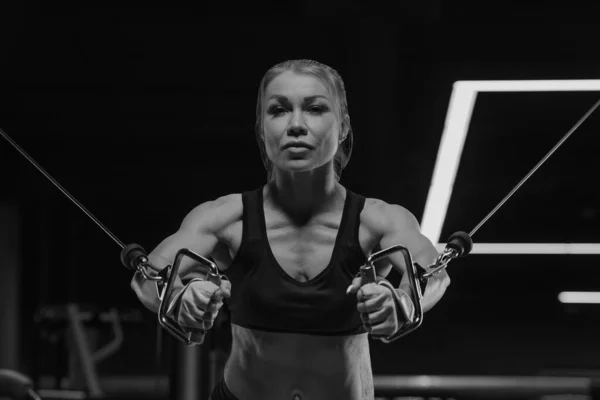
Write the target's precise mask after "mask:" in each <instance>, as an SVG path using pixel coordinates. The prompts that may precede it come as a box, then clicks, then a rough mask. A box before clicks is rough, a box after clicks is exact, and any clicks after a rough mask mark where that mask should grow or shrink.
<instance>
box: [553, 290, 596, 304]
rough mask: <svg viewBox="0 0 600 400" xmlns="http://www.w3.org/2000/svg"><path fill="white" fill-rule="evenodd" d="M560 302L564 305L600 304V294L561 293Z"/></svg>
mask: <svg viewBox="0 0 600 400" xmlns="http://www.w3.org/2000/svg"><path fill="white" fill-rule="evenodd" d="M558 301H560V302H561V303H563V304H600V292H560V293H559V294H558Z"/></svg>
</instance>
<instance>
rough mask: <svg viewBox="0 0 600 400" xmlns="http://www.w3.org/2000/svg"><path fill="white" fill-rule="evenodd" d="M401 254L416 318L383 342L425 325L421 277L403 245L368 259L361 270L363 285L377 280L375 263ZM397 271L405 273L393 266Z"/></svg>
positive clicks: (379, 252) (374, 254)
mask: <svg viewBox="0 0 600 400" xmlns="http://www.w3.org/2000/svg"><path fill="white" fill-rule="evenodd" d="M396 252H401V253H402V255H403V256H404V263H405V264H406V274H408V278H409V284H410V289H411V290H410V294H409V295H410V298H411V300H412V302H413V304H414V307H415V312H414V318H413V320H412V322H407V323H405V324H404V325H403V326H402V327H401V328H400V329H399V330H398V332H396V333H395V334H394V335H393V338H390V339H386V338H380V339H381V341H382V342H384V343H389V342H391V341H392V340H396V339H398V338H400V337H402V336H404V335H407V334H409V333H410V332H412V331H414V330H415V329H417V328H419V327H420V326H421V324H422V323H423V308H422V307H421V299H422V298H423V293H422V292H421V283H420V276H419V272H418V270H417V267H416V266H415V264H414V263H413V261H412V257H411V255H410V251H409V250H408V249H407V248H406V247H405V246H403V245H401V244H397V245H395V246H391V247H388V248H386V249H383V250H380V251H378V252H377V253H373V254H371V256H369V258H367V263H366V264H365V265H363V266H362V267H361V268H360V275H361V278H362V279H361V280H362V283H363V284H367V283H374V282H376V280H377V276H376V271H375V265H374V263H375V261H378V260H381V259H383V258H386V257H389V256H390V254H393V253H396ZM392 265H393V267H394V268H395V269H397V270H398V271H399V272H400V273H403V272H404V271H402V270H401V269H400V267H398V266H396V265H394V264H392Z"/></svg>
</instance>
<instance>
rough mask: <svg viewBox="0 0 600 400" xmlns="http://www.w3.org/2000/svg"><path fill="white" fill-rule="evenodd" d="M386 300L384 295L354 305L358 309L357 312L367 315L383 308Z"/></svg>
mask: <svg viewBox="0 0 600 400" xmlns="http://www.w3.org/2000/svg"><path fill="white" fill-rule="evenodd" d="M386 300H388V299H387V298H386V296H384V295H381V296H376V297H373V298H372V299H368V300H364V301H360V302H359V303H358V304H357V305H356V308H357V309H358V312H361V313H369V312H371V311H375V310H380V309H381V308H383V306H384V305H385V302H386Z"/></svg>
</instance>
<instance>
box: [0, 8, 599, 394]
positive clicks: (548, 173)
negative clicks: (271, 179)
mask: <svg viewBox="0 0 600 400" xmlns="http://www.w3.org/2000/svg"><path fill="white" fill-rule="evenodd" d="M125 4H126V5H125ZM552 4H553V3H551V4H546V5H540V4H527V3H523V2H514V3H511V2H473V3H470V4H467V3H464V2H460V4H459V3H454V2H442V1H441V0H427V1H409V2H402V3H400V4H393V5H392V4H386V3H385V2H383V1H378V0H375V1H369V2H368V3H363V2H359V1H356V0H350V1H347V0H333V1H327V2H321V1H317V0H302V1H299V2H293V3H290V4H282V3H279V2H275V1H272V0H263V1H259V2H217V3H214V2H209V3H204V4H202V3H197V4H195V5H190V4H184V3H179V2H173V3H169V5H167V4H166V3H159V2H132V3H129V2H128V3H123V4H119V5H117V3H116V2H115V3H111V2H107V3H101V4H100V3H87V2H44V3H32V2H5V3H3V4H2V5H1V6H0V19H1V23H0V94H1V95H0V128H2V129H3V130H4V131H5V132H6V133H8V134H9V135H10V136H11V137H12V138H13V139H14V140H15V141H16V142H17V143H18V144H19V145H20V146H21V147H22V148H23V149H24V150H25V151H26V152H28V153H29V154H30V155H31V156H32V157H33V158H34V159H35V160H36V161H37V162H39V163H40V164H41V165H42V167H43V168H44V169H46V170H47V171H48V173H50V174H51V175H52V176H53V177H54V178H56V179H57V180H58V182H60V184H61V185H63V186H64V188H65V189H67V190H68V191H69V192H70V193H71V194H72V195H73V196H74V197H75V198H77V199H78V200H79V201H81V202H82V203H83V205H85V207H87V208H88V209H89V210H90V211H91V212H92V213H93V214H94V215H95V216H96V217H97V218H98V219H99V220H100V221H102V223H104V224H105V225H106V226H107V227H108V228H109V229H110V230H111V231H112V232H113V233H115V234H116V235H117V236H118V237H119V239H121V240H122V241H123V242H125V243H132V242H136V243H140V244H142V245H143V246H144V247H145V248H146V249H147V250H148V251H150V250H151V249H152V248H153V247H154V246H155V245H156V244H158V242H160V241H161V240H162V239H163V238H164V237H166V236H167V235H169V234H171V233H172V232H174V231H175V230H176V229H177V228H178V226H179V223H180V222H181V220H182V218H183V217H184V216H185V214H186V213H187V212H188V211H189V210H190V209H192V208H193V207H194V206H195V205H197V204H199V203H201V202H204V201H207V200H211V199H214V198H216V197H218V196H221V195H224V194H227V193H233V192H242V191H245V190H251V189H254V188H256V187H258V186H259V185H262V184H263V183H264V182H265V179H266V174H265V172H264V170H263V167H262V163H261V160H260V155H259V151H258V148H257V146H256V143H255V140H254V123H255V106H256V95H257V90H258V83H259V81H260V79H261V77H262V75H263V73H264V72H265V71H266V70H267V69H268V68H269V67H271V66H272V65H274V64H276V63H278V62H280V61H283V60H286V59H296V58H310V59H315V60H319V61H321V62H323V63H326V64H328V65H330V66H332V67H334V68H335V69H337V70H338V71H339V72H340V73H341V75H342V77H343V78H344V80H345V83H346V88H347V95H348V102H349V111H350V116H351V119H352V125H353V128H354V133H355V145H354V152H353V155H352V160H351V162H350V164H349V165H348V167H347V169H346V170H345V171H344V174H343V176H342V183H343V184H345V185H346V186H347V187H348V188H350V189H351V190H353V191H355V192H358V193H361V194H363V195H365V196H368V197H376V198H381V199H383V200H385V201H388V202H390V203H396V204H401V205H403V206H405V207H406V208H408V209H409V210H411V211H412V212H413V213H414V214H415V216H416V217H417V218H418V219H419V220H420V219H421V218H422V216H423V213H424V207H425V202H426V199H427V196H428V191H429V188H430V185H431V181H432V174H433V169H434V165H435V161H436V156H437V153H438V150H439V145H440V139H441V136H442V132H443V130H444V121H445V119H446V116H447V113H448V105H449V102H450V95H451V93H452V88H453V84H454V83H455V82H457V81H464V80H539V79H546V80H562V79H600V72H599V71H600V55H599V53H598V52H597V51H595V48H596V46H597V39H598V22H597V15H598V11H600V7H599V6H594V7H592V6H589V5H586V6H585V7H584V6H577V5H575V4H574V3H570V4H571V5H569V6H567V3H562V4H559V5H552ZM599 98H600V93H599V92H598V91H586V92H580V91H563V92H553V91H549V92H506V93H482V94H480V95H479V96H478V98H477V102H476V104H475V107H474V109H473V114H472V118H471V120H470V125H469V134H468V136H467V139H466V142H465V146H464V150H463V154H462V158H461V163H460V167H459V169H458V172H457V176H456V182H455V185H454V189H453V192H452V196H451V198H450V203H449V207H448V212H447V216H446V218H445V221H444V224H443V228H442V233H441V241H442V242H443V240H444V238H446V237H447V236H448V235H449V234H451V233H452V232H454V231H457V230H464V231H469V230H471V229H472V228H473V227H474V226H475V225H476V224H477V223H478V222H479V221H480V220H481V219H482V218H483V217H484V216H485V215H486V214H487V212H488V211H490V210H491V209H492V208H493V207H494V206H495V205H496V204H497V203H498V202H499V201H500V200H501V199H502V198H503V197H504V195H506V194H507V193H508V192H509V191H510V189H512V187H513V186H514V185H515V184H516V183H517V182H518V181H519V180H520V179H521V178H522V177H523V176H524V175H525V174H526V173H527V172H528V171H529V170H530V169H531V168H532V167H533V166H534V165H535V163H536V162H537V161H538V160H539V159H540V158H541V157H542V156H543V155H544V154H545V153H546V152H547V151H548V150H550V148H551V147H552V146H553V145H554V144H555V143H556V142H557V141H558V140H559V139H560V138H561V137H562V136H563V135H564V134H565V133H566V132H567V131H568V130H569V129H570V128H571V127H572V126H573V125H574V124H575V123H576V122H577V120H578V119H579V118H580V117H581V116H582V115H583V114H584V113H585V112H586V111H587V110H588V109H589V107H591V106H592V104H593V103H594V102H595V101H597V100H598V99H599ZM599 128H600V116H599V115H598V113H596V114H594V115H592V116H591V117H590V118H589V119H588V120H587V121H586V122H585V123H584V124H583V125H582V126H581V127H580V128H579V130H578V131H577V132H576V133H575V134H574V135H573V137H572V138H570V139H569V140H568V141H567V142H566V143H565V145H564V146H563V147H562V148H561V149H560V150H559V151H558V152H557V153H556V155H555V156H553V157H552V158H551V159H550V160H549V162H548V163H547V164H546V165H544V166H543V167H542V169H540V171H538V173H537V174H536V175H534V176H533V178H532V179H531V180H530V181H529V182H528V183H527V184H526V185H525V186H523V188H522V189H521V190H520V191H519V192H518V193H517V194H516V195H515V196H514V197H513V198H512V199H511V200H510V201H509V202H508V203H507V204H506V205H505V206H504V207H503V208H502V209H501V210H500V211H499V212H498V213H497V214H496V215H495V216H494V217H493V218H492V219H491V220H490V221H489V222H488V223H487V224H486V225H484V227H483V228H482V229H481V230H480V231H479V232H478V233H477V234H476V235H475V237H474V241H475V242H476V243H478V242H481V243H590V244H594V243H596V244H597V243H600V236H599V234H598V226H599V222H600V215H599V204H600V201H599V200H600V194H599V189H598V183H597V180H598V178H597V177H598V170H599V167H600V164H599V161H598V157H597V154H598V148H599V144H600V139H599V136H598V129H599ZM119 253H120V248H119V247H118V246H117V245H116V244H115V243H114V242H113V241H111V239H110V238H109V237H108V236H107V235H106V234H105V233H104V232H102V230H100V229H99V228H98V227H97V226H96V225H94V223H93V222H92V221H91V220H90V219H89V218H87V217H86V216H85V215H84V214H83V213H82V212H81V211H80V210H79V209H78V208H77V207H75V206H74V205H73V204H72V203H71V202H70V201H68V199H67V198H66V197H65V196H64V195H63V194H61V193H60V191H58V190H57V189H56V188H55V187H54V186H52V185H51V184H50V182H49V181H48V180H47V179H45V178H44V177H43V176H42V175H41V174H40V173H39V172H38V171H36V170H35V169H34V168H33V167H32V166H31V165H30V164H29V163H28V162H27V161H26V160H25V158H24V157H22V156H21V155H20V154H18V153H17V151H16V150H15V149H14V148H12V147H11V146H10V145H9V144H8V142H6V141H5V140H3V139H2V140H0V272H1V274H0V288H1V289H0V327H1V328H0V368H3V369H10V370H16V371H20V372H21V373H23V374H25V375H27V376H28V377H30V378H31V379H32V382H33V383H34V385H35V387H36V388H38V389H44V390H46V392H44V393H45V394H46V395H47V397H54V398H84V397H105V398H115V399H116V398H132V399H133V398H146V399H148V398H157V399H158V398H167V397H169V393H170V394H171V398H174V397H173V396H174V393H175V392H177V391H178V390H183V389H180V388H179V389H178V387H179V386H178V385H180V384H178V383H177V382H178V379H181V378H180V377H181V376H182V370H187V371H199V370H202V372H201V373H200V374H201V376H203V377H204V378H203V379H202V380H201V381H200V380H199V381H198V382H197V384H198V385H200V386H202V389H201V390H202V391H205V390H207V388H208V387H210V385H212V384H214V382H215V381H216V380H217V379H218V378H219V376H220V373H221V369H222V365H223V363H224V362H225V360H226V358H227V353H228V351H229V345H230V334H229V325H228V319H227V310H226V308H224V311H223V312H222V315H221V316H220V317H219V320H218V325H217V327H216V328H215V329H214V330H213V331H212V334H211V336H210V339H209V341H208V343H207V344H206V345H205V346H203V350H202V351H200V350H196V351H197V352H198V354H196V356H194V357H192V358H190V357H189V355H188V356H186V355H185V352H186V351H189V350H185V348H184V347H182V345H180V344H179V343H177V342H176V341H175V340H174V339H173V338H171V337H170V336H169V335H168V334H167V333H166V332H165V333H163V334H159V330H158V329H157V325H158V324H157V322H156V316H155V315H154V314H151V313H150V312H149V311H147V310H146V309H144V308H143V307H142V305H141V304H140V303H139V302H138V300H137V298H136V296H135V294H134V293H133V292H132V291H131V289H130V286H129V283H130V279H131V276H132V274H131V272H130V271H128V270H126V269H125V268H124V267H123V266H122V265H121V264H120V261H119ZM599 262H600V252H595V253H594V252H593V251H592V252H591V254H501V255H499V254H473V255H471V256H469V257H467V258H465V259H461V260H457V261H454V262H453V263H452V264H451V265H450V267H449V274H450V276H451V278H452V284H451V286H450V287H449V289H448V291H447V294H446V295H445V297H444V299H443V300H442V301H441V302H440V303H439V304H438V305H437V306H436V307H435V308H434V309H433V310H431V311H430V312H428V313H427V314H426V315H425V322H424V324H423V326H422V327H421V328H420V329H419V330H418V331H416V332H415V333H413V334H411V335H410V336H407V337H406V338H404V339H402V340H399V341H397V342H394V343H392V344H387V345H386V344H383V343H380V342H377V341H371V354H372V363H373V372H374V374H375V375H376V376H402V377H411V376H421V375H427V376H438V377H449V376H451V377H461V376H462V377H484V378H485V377H488V378H489V377H500V376H510V377H556V378H557V379H559V378H565V377H577V378H585V379H588V378H590V379H591V378H597V377H599V376H600V341H599V340H598V337H600V318H599V316H600V305H598V304H582V303H573V304H564V303H561V302H560V301H559V298H558V295H559V293H561V292H565V291H583V292H600V280H599V278H600V269H599ZM397 279H399V277H397V276H392V281H393V282H394V280H397ZM233 290H235V288H233ZM186 357H187V358H186ZM181 360H188V361H189V363H191V364H194V365H195V366H189V365H188V367H189V368H187V369H186V367H185V363H184V362H182V361H181ZM190 360H191V361H190ZM515 379H516V378H515ZM550 381H552V379H550ZM586 382H587V381H586ZM432 393H433V392H432ZM413 394H414V395H415V396H418V397H427V393H425V394H423V395H419V394H418V393H416V394H415V393H413ZM411 395H412V394H411ZM61 396H62V397H61ZM68 396H71V397H68ZM78 396H79V397H78ZM531 396H534V397H536V396H538V394H536V393H534V394H531ZM180 398H181V397H180ZM198 398H202V397H201V396H200V397H198Z"/></svg>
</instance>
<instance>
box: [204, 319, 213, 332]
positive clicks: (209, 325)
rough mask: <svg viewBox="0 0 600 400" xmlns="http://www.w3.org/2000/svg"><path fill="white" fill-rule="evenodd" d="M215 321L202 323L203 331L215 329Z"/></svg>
mask: <svg viewBox="0 0 600 400" xmlns="http://www.w3.org/2000/svg"><path fill="white" fill-rule="evenodd" d="M214 323H215V321H214V320H213V319H211V320H210V321H204V322H203V323H202V329H204V330H209V329H210V328H212V327H213V325H214Z"/></svg>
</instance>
